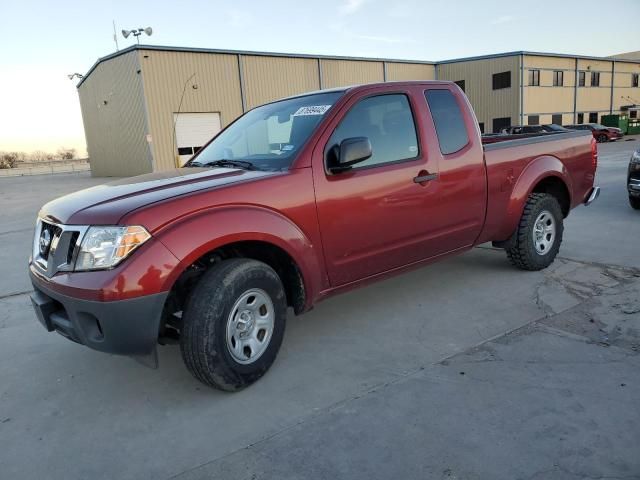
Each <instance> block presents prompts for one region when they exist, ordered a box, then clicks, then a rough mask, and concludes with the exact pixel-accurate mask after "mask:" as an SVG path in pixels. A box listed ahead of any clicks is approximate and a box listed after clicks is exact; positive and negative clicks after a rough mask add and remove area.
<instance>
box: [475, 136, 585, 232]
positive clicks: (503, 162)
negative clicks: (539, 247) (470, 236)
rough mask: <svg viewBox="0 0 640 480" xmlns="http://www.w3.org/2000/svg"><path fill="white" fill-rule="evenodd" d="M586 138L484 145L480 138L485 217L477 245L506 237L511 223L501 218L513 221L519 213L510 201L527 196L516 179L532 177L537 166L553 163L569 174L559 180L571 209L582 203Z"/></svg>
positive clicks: (498, 140) (501, 140)
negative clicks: (482, 157)
mask: <svg viewBox="0 0 640 480" xmlns="http://www.w3.org/2000/svg"><path fill="white" fill-rule="evenodd" d="M590 136H591V133H590V132H582V131H575V132H561V133H544V134H524V135H508V136H504V137H502V136H501V137H489V139H490V141H488V142H486V143H485V142H484V140H485V139H483V144H484V145H483V148H484V161H485V165H486V169H487V216H486V222H485V227H484V230H483V232H482V234H481V235H480V238H479V239H478V243H483V242H487V241H491V240H494V241H501V240H506V239H507V238H508V236H509V235H510V234H511V232H512V231H513V229H514V221H513V220H512V221H505V219H506V218H511V219H516V220H515V221H517V217H519V215H520V214H521V212H520V211H518V212H516V211H513V210H514V208H513V205H514V203H513V201H512V200H513V199H514V198H519V197H520V196H521V195H525V196H526V195H528V193H530V192H528V191H525V192H520V191H518V188H519V187H518V186H519V185H524V184H525V182H520V181H519V180H520V179H521V178H522V177H523V176H524V175H525V174H526V175H528V176H535V175H536V172H535V171H534V170H536V166H537V165H542V164H546V166H547V167H549V166H550V165H552V164H555V165H556V167H558V168H559V169H560V170H561V171H563V172H569V171H570V172H572V175H571V176H569V175H568V174H567V175H566V176H565V178H564V179H563V180H564V181H565V182H566V183H568V186H569V196H570V205H571V208H573V207H575V206H576V205H579V204H580V203H582V202H583V201H584V199H585V196H586V195H588V193H589V190H590V188H591V186H592V184H593V167H592V156H591V147H590V142H585V140H584V137H590ZM489 139H487V140H489ZM534 161H535V162H534ZM532 162H534V163H535V165H533V164H532ZM558 162H560V164H559V163H558ZM541 175H542V172H541ZM532 181H533V183H531V182H532ZM526 183H527V184H528V185H532V184H534V185H535V184H536V183H537V182H536V181H535V179H533V180H531V179H529V180H528V181H527V182H526Z"/></svg>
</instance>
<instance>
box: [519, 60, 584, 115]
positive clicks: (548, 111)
mask: <svg viewBox="0 0 640 480" xmlns="http://www.w3.org/2000/svg"><path fill="white" fill-rule="evenodd" d="M523 61H524V64H523V65H524V68H523V92H524V93H523V98H524V100H523V103H522V111H523V113H524V115H523V117H524V123H525V124H527V123H529V122H528V118H527V117H528V116H529V115H538V116H539V117H540V119H539V122H540V123H541V124H546V123H551V121H552V120H551V119H552V117H551V116H552V115H553V114H561V115H562V122H563V123H564V124H568V123H573V121H574V120H573V104H574V96H575V76H576V74H575V70H576V69H575V65H576V61H575V59H574V58H561V57H540V56H537V55H525V56H524V58H523ZM531 70H539V71H540V85H539V86H531V85H529V72H530V71H531ZM555 71H560V72H562V73H563V86H554V85H553V74H554V72H555Z"/></svg>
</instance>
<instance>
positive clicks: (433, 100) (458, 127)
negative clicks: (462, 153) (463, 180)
mask: <svg viewBox="0 0 640 480" xmlns="http://www.w3.org/2000/svg"><path fill="white" fill-rule="evenodd" d="M424 94H425V97H426V99H427V104H428V105H429V110H430V111H431V117H432V118H433V123H434V124H435V127H436V135H437V136H438V143H439V144H440V151H441V152H442V154H443V155H448V154H451V153H455V152H457V151H459V150H462V149H463V148H464V147H465V146H466V145H467V144H468V143H469V135H468V134H467V128H466V126H465V124H464V117H463V116H462V110H461V109H460V106H459V105H458V102H457V101H456V98H455V97H454V95H453V94H452V93H451V92H450V91H449V90H427V91H426V92H425V93H424Z"/></svg>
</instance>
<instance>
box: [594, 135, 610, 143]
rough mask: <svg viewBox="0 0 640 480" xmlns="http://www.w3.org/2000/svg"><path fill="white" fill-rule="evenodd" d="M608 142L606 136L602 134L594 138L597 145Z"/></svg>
mask: <svg viewBox="0 0 640 480" xmlns="http://www.w3.org/2000/svg"><path fill="white" fill-rule="evenodd" d="M608 140H609V139H608V138H607V136H606V135H605V134H604V133H602V134H600V135H598V138H596V141H597V142H598V143H605V142H606V141H608Z"/></svg>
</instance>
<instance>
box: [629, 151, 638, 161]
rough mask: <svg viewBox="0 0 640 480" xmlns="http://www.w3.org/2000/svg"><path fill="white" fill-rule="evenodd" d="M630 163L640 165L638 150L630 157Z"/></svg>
mask: <svg viewBox="0 0 640 480" xmlns="http://www.w3.org/2000/svg"><path fill="white" fill-rule="evenodd" d="M631 163H640V150H636V151H635V152H633V155H631Z"/></svg>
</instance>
